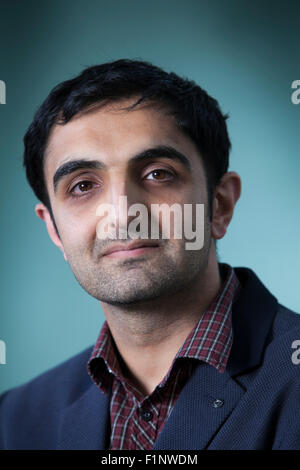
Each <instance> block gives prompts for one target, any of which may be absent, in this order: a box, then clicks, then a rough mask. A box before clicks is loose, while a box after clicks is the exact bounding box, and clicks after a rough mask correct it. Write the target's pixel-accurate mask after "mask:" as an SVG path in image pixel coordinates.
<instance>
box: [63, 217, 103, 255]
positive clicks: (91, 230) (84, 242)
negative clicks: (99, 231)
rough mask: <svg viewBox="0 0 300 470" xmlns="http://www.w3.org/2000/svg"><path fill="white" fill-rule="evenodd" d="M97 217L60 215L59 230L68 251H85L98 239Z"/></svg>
mask: <svg viewBox="0 0 300 470" xmlns="http://www.w3.org/2000/svg"><path fill="white" fill-rule="evenodd" d="M96 224H97V220H96V218H95V217H93V218H89V217H83V216H81V217H74V216H72V215H71V214H68V213H65V214H63V213H62V214H60V216H59V217H58V219H57V228H58V231H59V234H60V236H61V240H62V243H63V245H64V247H65V248H66V249H67V250H69V251H70V250H75V251H77V250H78V249H79V250H80V249H84V248H86V247H88V246H89V245H90V244H91V243H93V242H94V240H95V237H96Z"/></svg>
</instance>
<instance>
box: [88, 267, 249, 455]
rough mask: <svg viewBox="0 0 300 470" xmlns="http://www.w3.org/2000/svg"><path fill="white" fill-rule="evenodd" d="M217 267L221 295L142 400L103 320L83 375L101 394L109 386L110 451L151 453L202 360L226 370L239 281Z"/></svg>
mask: <svg viewBox="0 0 300 470" xmlns="http://www.w3.org/2000/svg"><path fill="white" fill-rule="evenodd" d="M219 266H220V268H221V273H222V278H223V284H222V287H221V289H220V291H219V292H218V294H217V295H216V297H215V298H214V300H213V301H212V302H211V304H210V306H209V307H208V309H207V310H206V311H205V312H204V314H203V315H202V316H201V318H200V320H199V321H198V323H197V324H196V326H195V327H194V328H193V330H192V331H191V332H190V334H189V335H188V337H187V338H186V340H185V342H184V344H183V345H182V346H181V348H180V349H179V351H178V352H177V354H176V356H175V358H174V360H173V362H172V365H171V367H170V369H169V371H168V373H167V375H166V376H165V377H164V379H163V380H162V381H161V382H160V383H159V384H158V385H157V387H156V388H155V389H154V390H153V392H152V393H151V394H150V395H148V396H146V397H145V396H144V395H143V394H142V393H141V392H140V391H139V390H137V389H136V388H135V387H134V385H133V384H132V383H131V382H130V381H129V380H128V379H126V378H125V377H124V375H123V373H122V370H121V367H120V364H119V361H118V354H119V353H118V351H117V348H116V345H115V343H114V340H113V338H112V335H111V333H110V330H109V327H108V324H107V322H104V325H103V327H102V329H101V332H100V335H99V338H98V340H97V343H96V345H95V347H94V349H93V352H92V355H91V358H90V360H89V362H88V372H89V374H90V376H91V378H92V380H93V381H94V382H95V383H96V384H97V386H98V387H99V388H100V389H101V390H102V391H103V392H104V393H108V392H109V390H110V388H111V400H110V424H111V437H110V447H109V448H110V449H127V450H138V449H142V450H151V449H152V448H153V446H154V443H155V441H156V440H157V437H158V435H159V433H160V432H161V430H162V428H163V426H164V424H165V422H166V421H167V419H168V417H169V416H170V413H171V411H172V409H173V407H174V405H175V403H176V401H177V399H178V397H179V394H180V392H181V390H182V388H183V386H184V385H185V384H186V382H187V381H188V378H189V377H190V375H191V373H192V371H193V369H194V367H195V365H197V364H198V362H199V361H205V362H207V363H208V364H210V365H212V366H213V367H215V368H216V369H217V370H218V371H219V372H221V373H222V372H224V371H225V368H226V364H227V360H228V357H229V353H230V349H231V345H232V328H231V307H232V303H233V301H234V300H235V298H236V295H237V293H238V291H239V290H240V283H239V280H238V278H237V276H236V274H235V272H234V270H233V268H232V267H231V266H229V265H228V264H225V263H220V264H219Z"/></svg>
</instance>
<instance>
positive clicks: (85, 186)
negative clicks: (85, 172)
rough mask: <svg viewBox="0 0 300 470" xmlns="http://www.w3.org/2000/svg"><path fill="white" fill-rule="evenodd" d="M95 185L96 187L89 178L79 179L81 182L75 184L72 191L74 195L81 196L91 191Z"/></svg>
mask: <svg viewBox="0 0 300 470" xmlns="http://www.w3.org/2000/svg"><path fill="white" fill-rule="evenodd" d="M93 187H94V183H93V182H92V181H88V180H84V181H79V183H77V184H75V186H73V188H72V189H71V190H70V193H71V194H72V195H74V196H80V195H81V194H84V193H87V192H89V191H91V190H92V189H93Z"/></svg>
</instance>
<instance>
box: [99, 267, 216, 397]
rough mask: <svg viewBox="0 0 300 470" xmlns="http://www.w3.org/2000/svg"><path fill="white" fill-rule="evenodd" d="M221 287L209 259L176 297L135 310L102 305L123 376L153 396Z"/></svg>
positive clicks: (137, 305) (138, 305) (140, 303)
mask: <svg viewBox="0 0 300 470" xmlns="http://www.w3.org/2000/svg"><path fill="white" fill-rule="evenodd" d="M220 287H221V278H220V274H219V269H218V263H217V261H216V260H215V263H213V262H212V260H210V259H209V262H208V265H207V268H206V270H205V272H203V273H201V277H200V278H198V279H196V280H195V282H194V283H193V284H192V285H191V284H190V285H189V286H188V287H187V288H186V289H184V290H181V291H179V292H177V293H175V294H173V295H170V296H166V297H165V298H161V297H160V298H158V299H153V300H151V301H147V302H144V303H142V302H139V303H138V304H135V305H134V306H132V305H131V306H122V307H120V306H117V307H116V306H112V305H109V304H106V303H103V302H102V303H101V305H102V308H103V311H104V314H105V317H106V320H107V323H108V325H109V328H110V331H111V334H112V336H113V339H114V341H115V344H116V347H117V349H118V352H119V354H120V356H121V362H122V364H121V366H122V368H123V371H124V375H126V376H127V377H128V378H129V379H130V380H131V381H132V382H133V383H134V385H135V386H136V387H137V388H139V389H140V390H141V391H142V392H143V393H146V394H149V393H151V392H152V391H153V389H154V388H155V386H156V385H157V384H158V383H159V382H160V381H161V380H162V379H163V377H164V376H165V375H166V373H167V372H168V370H169V368H170V366H171V364H172V361H173V359H174V357H175V355H176V353H177V351H178V350H179V348H180V347H181V346H182V344H183V343H184V340H185V339H186V337H187V336H188V334H189V333H190V332H191V330H192V329H193V328H194V326H195V325H196V323H197V322H198V321H199V319H200V317H201V316H202V315H203V313H204V312H205V310H206V309H207V308H208V306H209V304H210V303H211V302H212V300H213V299H214V297H215V296H216V295H217V293H218V291H219V289H220Z"/></svg>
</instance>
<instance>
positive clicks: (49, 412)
mask: <svg viewBox="0 0 300 470" xmlns="http://www.w3.org/2000/svg"><path fill="white" fill-rule="evenodd" d="M91 353H92V346H91V347H89V348H87V349H85V350H84V351H82V352H80V353H79V354H77V355H75V356H73V357H71V358H70V359H68V360H65V361H64V362H62V363H61V364H59V365H58V366H56V367H53V368H51V369H49V370H47V371H46V372H44V373H42V374H40V375H39V376H37V377H36V378H34V379H32V380H30V381H28V382H27V383H25V384H23V385H20V386H18V387H15V388H12V389H10V390H7V391H6V392H4V393H3V394H2V395H1V396H0V448H3V447H4V448H5V443H3V442H2V440H3V439H4V437H3V436H7V435H13V434H16V433H15V432H14V430H16V429H18V430H19V431H20V432H22V433H26V432H32V433H33V432H39V431H38V430H39V427H40V426H42V425H43V426H45V421H46V422H47V423H48V426H49V432H50V429H51V425H52V424H53V425H54V423H57V420H58V417H59V415H60V414H61V410H62V409H64V408H65V407H66V406H68V405H70V404H71V403H73V402H74V401H75V400H76V399H78V397H79V396H80V395H82V394H83V393H84V392H85V391H86V390H87V389H88V387H89V386H90V385H91V383H92V381H91V379H90V377H89V375H88V372H87V362H88V360H89V357H90V355H91ZM27 421H28V422H27ZM42 421H43V423H42ZM31 427H34V428H35V429H34V431H33V429H31ZM53 427H54V426H53ZM21 430H22V431H21ZM10 431H11V432H10ZM19 431H18V433H19Z"/></svg>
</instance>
